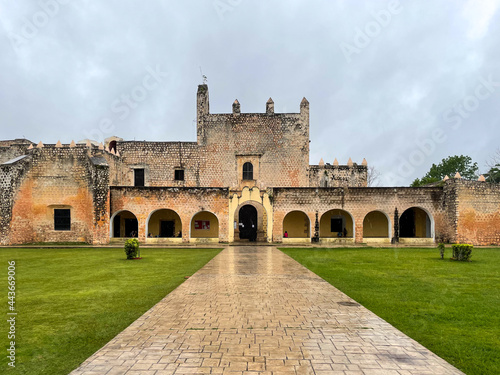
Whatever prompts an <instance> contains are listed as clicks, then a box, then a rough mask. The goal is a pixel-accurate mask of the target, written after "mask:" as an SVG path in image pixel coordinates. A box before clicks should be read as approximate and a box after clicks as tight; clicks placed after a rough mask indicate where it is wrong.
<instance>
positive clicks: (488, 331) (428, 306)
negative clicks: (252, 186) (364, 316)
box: [281, 248, 500, 375]
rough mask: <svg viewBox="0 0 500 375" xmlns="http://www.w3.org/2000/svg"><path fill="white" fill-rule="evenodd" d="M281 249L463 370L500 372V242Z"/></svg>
mask: <svg viewBox="0 0 500 375" xmlns="http://www.w3.org/2000/svg"><path fill="white" fill-rule="evenodd" d="M281 250H282V251H283V252H285V253H286V254H288V255H290V256H291V257H292V258H294V259H295V260H297V261H298V262H300V263H302V264H303V265H304V266H306V267H307V268H309V269H310V270H311V271H313V272H315V273H316V274H317V275H319V276H321V277H322V278H323V279H325V280H326V281H328V282H329V283H331V284H332V285H334V286H335V287H337V288H338V289H340V290H341V291H342V292H344V293H345V294H347V295H348V296H350V297H351V298H353V299H355V300H356V301H358V302H359V303H361V304H362V305H363V306H365V307H366V308H368V309H370V310H371V311H373V312H374V313H375V314H377V315H378V316H380V317H382V318H383V319H385V320H386V321H388V322H389V323H391V324H392V325H394V326H395V327H397V328H398V329H400V330H401V331H403V332H404V333H406V334H407V335H408V336H410V337H412V338H413V339H415V340H417V341H418V342H420V343H421V344H422V345H424V346H425V347H427V348H429V349H430V350H432V351H433V352H434V353H436V354H437V355H439V356H440V357H442V358H444V359H446V360H447V361H448V362H450V363H451V364H453V365H454V366H456V367H458V368H459V369H461V370H462V371H464V372H465V373H466V374H468V375H472V374H500V249H498V248H496V249H489V248H488V249H486V248H484V249H474V250H473V251H472V261H471V262H455V261H451V260H449V258H450V257H451V249H449V248H448V249H446V254H445V260H441V259H440V256H439V251H438V250H437V249H409V248H404V249H394V248H393V249H370V248H368V249H367V248H362V249H352V248H350V249H310V248H309V249H281ZM446 258H448V259H446Z"/></svg>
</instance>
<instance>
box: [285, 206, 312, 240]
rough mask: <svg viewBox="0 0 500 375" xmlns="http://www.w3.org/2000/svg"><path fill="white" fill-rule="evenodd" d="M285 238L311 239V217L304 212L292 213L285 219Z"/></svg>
mask: <svg viewBox="0 0 500 375" xmlns="http://www.w3.org/2000/svg"><path fill="white" fill-rule="evenodd" d="M285 232H286V233H287V235H288V237H285V235H284V234H283V237H284V238H311V223H310V220H309V217H308V216H307V215H306V214H305V213H304V212H302V211H291V212H289V213H287V214H286V216H285V218H284V219H283V233H285Z"/></svg>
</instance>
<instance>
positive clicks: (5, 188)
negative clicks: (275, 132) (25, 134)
mask: <svg viewBox="0 0 500 375" xmlns="http://www.w3.org/2000/svg"><path fill="white" fill-rule="evenodd" d="M30 167H31V156H27V157H25V158H23V159H21V160H18V161H17V162H15V163H12V164H2V165H0V244H2V245H7V244H10V243H11V240H10V238H11V232H12V230H11V222H12V219H13V215H12V211H13V207H14V204H15V203H17V207H18V210H21V211H22V212H23V214H22V219H21V218H19V219H17V220H18V221H22V224H21V225H20V227H21V228H23V230H24V231H25V232H26V233H25V236H28V237H29V236H31V233H32V231H33V230H32V225H31V223H32V221H31V215H30V213H31V197H30V196H28V197H23V196H22V195H21V196H20V195H19V194H18V191H19V188H20V186H21V185H22V183H23V181H24V180H25V178H26V174H27V172H28V171H29V169H30ZM14 232H15V230H14ZM15 235H16V234H15V233H14V236H15Z"/></svg>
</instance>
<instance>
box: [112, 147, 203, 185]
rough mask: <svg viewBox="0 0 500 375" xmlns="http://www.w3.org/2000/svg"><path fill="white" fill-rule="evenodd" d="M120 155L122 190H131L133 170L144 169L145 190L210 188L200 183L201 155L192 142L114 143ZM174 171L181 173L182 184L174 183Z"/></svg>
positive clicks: (201, 171)
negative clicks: (150, 187)
mask: <svg viewBox="0 0 500 375" xmlns="http://www.w3.org/2000/svg"><path fill="white" fill-rule="evenodd" d="M116 147H117V150H118V152H119V153H120V155H121V159H122V162H123V166H122V167H121V168H122V169H121V175H122V180H121V181H120V184H113V185H123V186H134V168H144V170H145V185H146V186H179V187H182V186H184V187H188V186H210V185H206V184H205V185H204V182H201V181H200V174H202V173H209V171H206V170H204V164H205V162H204V157H203V155H204V153H203V151H202V150H200V148H199V146H198V144H197V143H196V142H146V141H144V142H137V141H121V142H117V146H116ZM176 169H183V170H184V181H176V180H175V179H174V173H175V170H176Z"/></svg>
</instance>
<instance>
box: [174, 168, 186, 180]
mask: <svg viewBox="0 0 500 375" xmlns="http://www.w3.org/2000/svg"><path fill="white" fill-rule="evenodd" d="M174 179H175V181H184V169H176V170H175V175H174Z"/></svg>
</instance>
